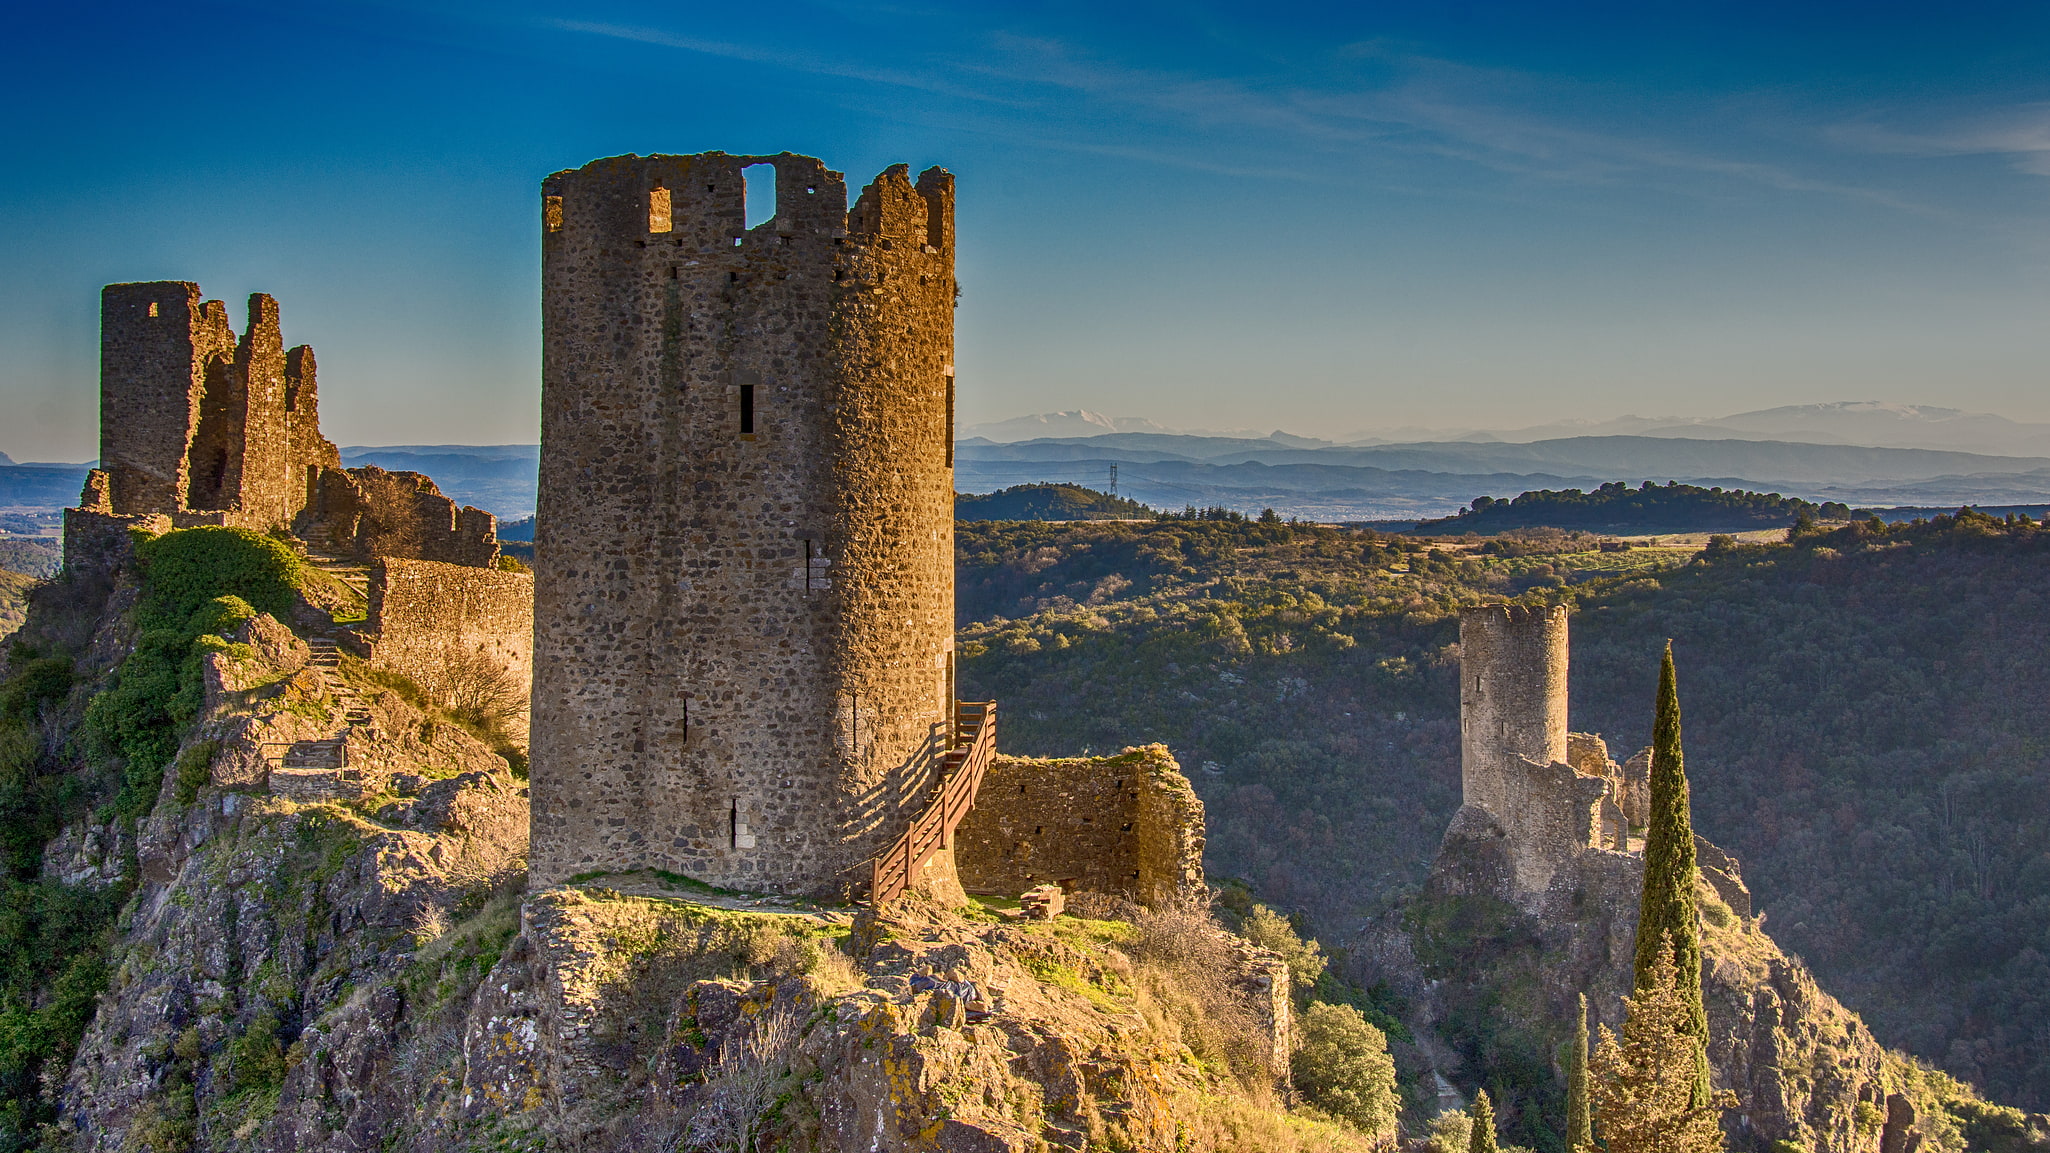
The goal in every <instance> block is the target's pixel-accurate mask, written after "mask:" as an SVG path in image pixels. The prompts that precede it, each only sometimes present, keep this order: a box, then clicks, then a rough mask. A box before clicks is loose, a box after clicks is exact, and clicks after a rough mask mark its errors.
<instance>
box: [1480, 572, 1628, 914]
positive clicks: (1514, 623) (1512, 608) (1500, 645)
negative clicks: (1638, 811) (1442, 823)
mask: <svg viewBox="0 0 2050 1153" xmlns="http://www.w3.org/2000/svg"><path fill="white" fill-rule="evenodd" d="M1459 651H1460V659H1459V732H1460V783H1461V788H1462V799H1463V801H1464V803H1463V804H1462V805H1461V807H1460V810H1459V813H1458V815H1457V816H1455V817H1454V818H1453V824H1452V830H1451V831H1450V832H1448V833H1447V834H1446V836H1447V839H1448V840H1450V839H1451V838H1453V837H1454V836H1463V837H1472V838H1476V839H1481V840H1486V839H1489V838H1495V839H1499V841H1500V844H1499V848H1498V853H1497V854H1495V855H1494V859H1495V860H1496V861H1497V864H1496V870H1497V875H1496V876H1495V877H1493V878H1491V881H1492V884H1491V885H1490V886H1489V887H1493V888H1496V889H1498V890H1499V894H1500V895H1502V896H1505V897H1510V898H1512V899H1515V900H1517V901H1518V902H1519V903H1526V904H1527V903H1531V902H1535V901H1537V900H1538V899H1540V898H1542V896H1543V895H1544V894H1545V893H1546V892H1547V891H1548V890H1549V889H1550V888H1551V887H1552V885H1553V882H1554V878H1555V876H1556V875H1557V874H1559V873H1560V872H1561V870H1563V869H1568V866H1570V865H1572V864H1573V863H1574V862H1575V861H1576V860H1577V859H1578V858H1580V857H1581V856H1582V854H1584V853H1587V852H1589V851H1590V850H1597V851H1598V850H1613V851H1618V852H1627V851H1628V849H1629V825H1628V823H1627V822H1626V821H1625V819H1624V816H1623V806H1622V805H1621V804H1620V803H1619V800H1618V798H1620V797H1622V796H1624V794H1625V780H1626V778H1625V776H1624V773H1623V771H1622V770H1621V769H1618V768H1616V766H1615V765H1614V763H1613V762H1611V761H1609V759H1608V750H1607V748H1606V746H1604V745H1602V742H1601V739H1600V738H1599V737H1592V736H1588V735H1586V734H1582V733H1568V732H1567V731H1566V725H1567V712H1566V670H1567V631H1566V609H1565V607H1564V606H1561V605H1554V606H1551V607H1530V606H1523V605H1503V604H1495V605H1483V606H1480V607H1478V608H1469V609H1467V610H1465V611H1464V612H1463V613H1461V614H1460V618H1459ZM1569 873H1570V870H1569Z"/></svg>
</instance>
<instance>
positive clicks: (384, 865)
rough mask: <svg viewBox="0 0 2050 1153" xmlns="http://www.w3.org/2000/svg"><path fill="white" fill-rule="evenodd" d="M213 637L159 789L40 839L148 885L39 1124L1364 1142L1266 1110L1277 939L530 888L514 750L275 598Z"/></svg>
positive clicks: (114, 1145)
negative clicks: (418, 702)
mask: <svg viewBox="0 0 2050 1153" xmlns="http://www.w3.org/2000/svg"><path fill="white" fill-rule="evenodd" d="M229 640H230V641H231V642H232V643H231V644H229V645H228V646H227V647H225V648H223V649H220V650H219V651H214V652H210V653H208V654H207V655H206V656H205V657H204V660H205V661H206V665H205V669H204V672H205V702H204V706H203V708H202V710H201V712H200V715H199V716H198V718H197V719H196V721H195V722H194V723H193V725H192V726H191V729H190V731H189V732H188V733H187V734H186V736H185V738H184V742H183V745H182V747H181V751H180V754H179V757H178V759H177V762H176V764H175V765H174V766H173V768H172V769H170V770H169V771H167V772H166V773H165V775H164V781H163V784H162V788H161V790H160V793H159V795H158V797H157V800H156V803H155V806H154V808H153V810H152V811H151V813H150V814H149V816H148V817H147V818H146V819H144V820H142V821H140V822H139V823H137V824H135V825H133V826H132V828H131V827H130V826H126V825H123V824H122V823H121V822H119V821H118V820H105V819H102V818H99V817H87V818H85V819H83V820H80V821H78V822H76V823H74V824H73V825H72V826H70V827H68V828H66V829H65V830H64V831H63V832H62V833H61V834H60V835H58V836H57V837H55V838H54V839H53V840H51V841H50V842H49V843H48V844H47V845H46V846H45V850H44V866H43V867H44V872H45V873H46V874H47V875H48V876H50V877H52V878H58V879H61V881H62V882H63V883H64V884H67V885H72V886H77V887H80V888H83V889H93V888H99V889H103V890H106V889H111V888H112V887H114V886H132V896H131V897H130V899H129V901H128V903H127V905H126V907H125V909H124V910H123V912H122V914H121V916H120V919H119V922H118V924H117V925H116V926H115V929H114V940H113V942H112V945H111V949H110V952H109V954H108V961H109V965H110V967H111V969H112V973H113V976H112V978H111V980H110V982H109V984H108V987H107V989H106V990H105V992H104V993H103V994H102V995H101V997H100V999H99V1003H98V1006H97V1010H96V1012H95V1013H94V1014H93V1016H92V1020H91V1022H90V1024H89V1025H88V1027H87V1029H86V1033H85V1036H84V1038H83V1040H82V1041H81V1043H80V1044H79V1046H78V1048H77V1053H76V1056H75V1058H74V1059H73V1060H72V1062H71V1065H70V1068H69V1070H68V1072H67V1073H66V1074H65V1075H64V1076H63V1078H62V1082H61V1085H60V1086H57V1087H56V1096H57V1104H58V1110H57V1120H56V1122H55V1124H54V1125H52V1126H50V1127H49V1128H48V1129H46V1130H45V1133H44V1144H45V1146H46V1147H49V1148H61V1147H70V1148H73V1149H77V1150H91V1151H94V1153H115V1151H117V1150H118V1151H123V1153H126V1151H132V1150H150V1151H153V1153H190V1151H196V1150H235V1149H244V1150H252V1151H253V1150H289V1151H300V1150H304V1151H312V1150H324V1151H335V1153H341V1151H345V1150H346V1151H357V1150H367V1149H380V1150H397V1149H411V1150H423V1151H424V1150H436V1151H440V1150H456V1149H470V1148H476V1149H484V1148H490V1149H542V1148H562V1147H571V1148H578V1149H594V1150H595V1149H620V1150H638V1149H648V1150H651V1151H652V1150H661V1151H663V1153H669V1151H671V1150H677V1149H728V1148H753V1147H756V1146H755V1145H751V1144H749V1142H751V1141H756V1140H757V1139H760V1141H761V1144H760V1145H759V1147H762V1148H767V1147H771V1145H770V1143H771V1142H773V1143H774V1144H773V1147H776V1148H788V1149H816V1150H845V1151H848V1153H854V1151H855V1150H862V1151H867V1153H877V1151H883V1150H907V1151H909V1150H960V1151H976V1153H981V1151H1015V1153H1024V1151H1026V1150H1052V1149H1083V1148H1098V1147H1113V1148H1119V1149H1128V1150H1133V1151H1140V1150H1158V1151H1160V1153H1168V1151H1170V1150H1173V1151H1180V1150H1206V1149H1219V1150H1224V1149H1245V1150H1252V1149H1261V1150H1270V1149H1271V1150H1291V1149H1329V1150H1347V1149H1361V1150H1364V1149H1366V1148H1367V1147H1368V1146H1369V1144H1370V1142H1369V1141H1368V1139H1367V1138H1366V1137H1364V1136H1362V1135H1360V1134H1357V1133H1354V1132H1352V1131H1350V1130H1346V1129H1343V1128H1340V1127H1337V1126H1333V1125H1329V1124H1326V1123H1323V1122H1320V1121H1316V1120H1312V1119H1309V1118H1305V1117H1301V1116H1296V1115H1293V1114H1290V1113H1289V1112H1287V1110H1286V1109H1285V1108H1284V1107H1283V1102H1282V1091H1281V1090H1278V1088H1277V1085H1276V1073H1277V1070H1285V1069H1286V1036H1287V1031H1288V1004H1289V1003H1288V980H1287V974H1286V969H1285V967H1284V966H1282V965H1281V964H1280V962H1279V960H1278V959H1277V958H1275V957H1274V956H1273V955H1272V954H1266V953H1262V952H1260V951H1258V950H1254V949H1250V948H1249V947H1245V946H1244V945H1243V944H1242V943H1240V944H1237V945H1234V944H1231V943H1230V940H1231V939H1229V938H1227V937H1225V936H1224V935H1223V934H1222V933H1221V931H1219V930H1218V929H1216V928H1215V926H1214V925H1212V924H1210V923H1209V922H1207V920H1205V919H1204V918H1201V917H1196V916H1192V915H1189V914H1168V915H1163V917H1164V919H1163V917H1155V916H1153V915H1152V914H1147V913H1144V912H1143V911H1141V910H1138V909H1136V908H1135V907H1132V906H1120V907H1121V909H1122V913H1121V915H1122V916H1123V917H1124V918H1125V919H1123V920H1118V919H1107V920H1090V919H1085V918H1077V917H1060V918H1057V919H1055V920H1052V921H1034V920H1028V919H1025V918H1022V917H1020V916H1017V915H1015V914H1006V913H1002V912H996V911H991V910H989V909H986V908H984V907H982V906H980V905H970V906H967V907H965V908H963V907H956V906H951V905H943V904H941V903H939V902H936V901H933V900H930V899H927V898H925V897H922V896H919V895H918V894H916V893H914V894H913V896H912V897H910V898H907V899H906V900H905V901H904V902H902V903H900V904H899V905H896V906H893V907H892V909H891V910H890V911H889V912H888V914H887V915H884V916H877V915H875V914H873V913H869V912H861V911H857V910H852V909H845V908H821V907H816V906H810V905H804V904H800V903H794V902H787V901H780V900H776V899H770V898H759V897H750V896H746V895H741V894H732V893H725V892H719V891H712V890H708V889H706V888H705V887H703V886H701V885H697V884H695V883H693V882H686V881H683V880H682V879H680V878H676V877H673V876H670V875H666V874H650V873H641V874H631V875H621V876H605V877H600V878H591V879H590V881H591V883H590V884H585V885H580V886H571V887H565V888H557V889H551V890H548V891H544V892H537V893H527V892H526V891H525V874H524V856H525V850H526V830H527V798H526V792H525V787H524V784H523V782H521V781H519V780H517V779H515V778H514V777H513V776H512V774H511V773H510V771H509V769H508V767H507V765H506V763H505V762H504V761H503V760H501V759H500V758H499V757H497V756H496V755H494V754H493V753H492V752H491V751H490V750H489V749H488V748H487V747H486V746H484V745H483V744H482V743H480V742H479V741H477V740H476V739H475V738H473V737H471V736H470V735H469V734H467V733H466V732H464V731H463V730H462V729H460V728H459V727H456V726H453V725H451V724H448V723H447V722H446V721H445V720H439V721H438V720H437V719H436V718H435V717H434V716H432V715H430V714H428V713H424V712H422V711H421V710H420V709H418V708H415V707H414V706H412V705H410V704H408V703H407V701H406V699H405V695H404V694H403V693H402V692H400V691H399V690H398V689H397V688H395V687H394V686H392V685H391V684H389V683H382V682H380V681H379V680H378V679H377V678H376V677H375V676H374V675H372V674H369V673H367V672H365V671H363V670H361V669H360V668H357V667H354V666H352V665H350V664H349V662H347V661H341V662H338V663H332V665H331V667H329V666H323V665H322V664H321V663H320V662H319V661H318V659H317V657H318V652H319V648H320V646H319V644H318V643H317V641H316V643H315V644H314V645H313V646H310V647H309V645H308V644H307V643H306V641H305V640H304V639H303V638H302V637H300V636H299V635H296V634H295V633H293V631H292V630H291V629H289V628H286V627H285V626H283V625H280V624H279V623H277V622H276V621H274V620H272V619H270V618H268V617H263V616H259V617H257V618H255V619H253V620H251V621H249V622H248V623H247V624H246V625H244V626H243V628H242V630H241V631H240V632H239V633H238V634H237V635H236V636H234V637H232V638H229ZM106 643H107V647H108V648H109V659H110V660H111V659H113V657H114V656H116V655H118V653H117V650H118V648H119V642H118V638H114V639H108V640H107V642H106ZM323 758H332V763H329V762H328V761H323ZM295 759H296V762H297V763H295ZM305 762H312V763H310V764H308V763H305ZM1099 903H1100V904H1104V908H1103V910H1100V911H1105V912H1116V911H1117V910H1115V909H1112V908H1111V906H1110V904H1109V903H1104V902H1099ZM1149 917H1152V919H1151V920H1149ZM1177 918H1179V919H1177ZM1163 939H1171V942H1170V943H1171V944H1172V945H1173V947H1172V948H1169V947H1165V946H1162V945H1160V943H1159V942H1160V941H1161V940H1163ZM1149 942H1151V944H1150V945H1149ZM1149 948H1151V949H1152V952H1149V951H1148V949H1149ZM1190 958H1208V960H1205V961H1201V962H1200V963H1196V962H1191V961H1190ZM1196 969H1200V970H1202V972H1201V973H1199V974H1195V975H1194V976H1192V970H1196ZM1198 977H1200V979H1197V978H1198ZM1205 991H1209V992H1210V993H1216V994H1217V995H1216V996H1214V997H1211V998H1210V999H1208V1000H1205V999H1203V998H1204V996H1205V995H1207V994H1205ZM1220 1022H1224V1023H1225V1024H1224V1025H1220ZM1227 1026H1228V1027H1227Z"/></svg>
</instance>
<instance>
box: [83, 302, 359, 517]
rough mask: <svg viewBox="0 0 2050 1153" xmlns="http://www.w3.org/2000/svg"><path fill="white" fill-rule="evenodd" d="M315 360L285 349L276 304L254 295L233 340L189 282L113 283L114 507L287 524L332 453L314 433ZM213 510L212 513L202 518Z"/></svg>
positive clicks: (332, 463) (216, 307)
mask: <svg viewBox="0 0 2050 1153" xmlns="http://www.w3.org/2000/svg"><path fill="white" fill-rule="evenodd" d="M312 365H313V358H312V352H311V350H310V349H308V348H305V347H304V346H301V347H299V348H295V349H292V350H290V351H289V352H288V351H287V350H286V349H285V344H284V338H283V334H282V330H281V329H280V327H279V321H278V305H277V301H275V300H272V299H271V298H270V297H268V296H266V295H264V294H262V293H255V294H253V295H251V296H250V298H249V314H248V323H247V326H246V327H245V329H244V331H243V334H242V336H241V338H240V339H239V340H238V339H237V338H236V336H235V332H234V330H233V329H232V328H230V327H229V324H228V314H227V309H226V307H225V306H223V305H222V304H221V302H220V301H217V300H208V301H202V300H201V297H200V291H199V286H198V285H197V284H193V283H190V282H189V281H155V282H149V283H141V284H110V285H108V286H107V287H106V288H105V289H104V290H103V291H102V293H101V302H100V411H101V412H102V413H103V414H108V415H112V416H115V417H116V419H111V420H102V421H101V423H100V467H101V468H102V469H104V470H105V471H106V472H107V473H108V474H109V477H110V479H111V486H110V487H111V491H110V499H111V503H112V506H113V507H112V511H114V512H115V513H118V514H122V515H136V514H143V513H165V514H169V515H171V516H173V517H174V518H177V519H179V520H180V521H183V520H185V519H186V518H185V517H184V516H183V515H182V514H201V515H198V516H195V517H192V518H190V519H191V522H192V523H219V524H236V525H241V526H243V527H247V528H257V529H266V528H270V527H272V526H275V525H284V524H289V523H290V522H291V520H292V518H293V517H294V516H295V515H296V514H297V513H298V511H299V510H300V509H301V508H303V507H304V506H305V504H306V500H307V495H308V487H309V484H310V483H311V478H312V477H313V476H314V475H315V473H316V471H317V470H319V469H322V468H335V467H338V466H339V464H340V458H339V456H338V455H337V453H336V450H335V447H334V445H333V444H331V443H329V442H328V441H327V440H326V439H324V438H322V437H321V436H320V433H319V429H320V417H319V412H318V410H317V407H316V404H317V394H316V390H315V389H314V388H313V387H312ZM206 514H212V515H206Z"/></svg>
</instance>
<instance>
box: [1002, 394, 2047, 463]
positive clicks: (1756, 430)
mask: <svg viewBox="0 0 2050 1153" xmlns="http://www.w3.org/2000/svg"><path fill="white" fill-rule="evenodd" d="M1114 432H1159V433H1172V434H1176V435H1182V436H1203V437H1216V436H1222V437H1228V438H1233V439H1242V440H1243V439H1267V440H1275V441H1279V442H1282V443H1288V444H1295V445H1298V446H1300V447H1316V446H1323V445H1338V446H1355V447H1357V446H1367V445H1383V444H1418V443H1433V442H1445V441H1482V442H1492V441H1502V442H1507V443H1511V444H1528V443H1531V442H1533V441H1541V440H1561V439H1572V438H1578V437H1593V436H1653V437H1665V438H1680V439H1687V440H1777V441H1788V442H1793V443H1800V444H1837V445H1860V446H1865V447H1871V448H1928V449H1940V450H1946V451H1951V452H1971V453H1988V454H1992V455H1995V456H2046V457H2050V424H2032V423H2027V422H2023V421H2016V420H2009V419H2008V418H2006V417H2004V416H1995V415H1993V414H1992V413H1984V412H1965V411H1963V410H1961V409H1955V408H1938V407H1935V406H1932V405H1926V404H1893V403H1888V402H1885V401H1876V400H1841V401H1835V402H1832V403H1829V404H1794V405H1786V406H1784V407H1781V408H1767V409H1760V410H1758V411H1756V412H1740V413H1737V414H1735V415H1732V416H1721V417H1677V416H1619V417H1614V418H1612V419H1609V420H1599V421H1592V420H1577V421H1576V420H1569V421H1556V422H1554V423H1551V424H1542V425H1532V426H1529V427H1526V428H1513V429H1501V428H1494V429H1490V428H1459V427H1452V428H1426V427H1416V426H1411V427H1404V428H1391V429H1380V430H1375V431H1372V432H1359V433H1355V434H1352V435H1349V436H1342V437H1339V438H1337V439H1335V440H1324V439H1317V438H1313V437H1300V436H1294V435H1291V434H1289V433H1285V432H1279V431H1276V432H1272V433H1268V434H1265V435H1264V436H1263V434H1261V433H1259V432H1257V431H1253V430H1246V429H1240V430H1236V431H1231V432H1222V433H1219V432H1209V431H1203V430H1197V429H1185V428H1174V427H1172V426H1169V425H1164V424H1161V423H1159V422H1157V421H1153V420H1148V419H1146V418H1144V417H1110V416H1104V415H1103V414H1101V413H1095V412H1090V411H1088V410H1086V409H1077V410H1075V411H1071V412H1048V413H1040V414H1037V415H1035V416H1020V417H1014V418H1012V419H1010V420H1000V421H994V422H991V423H987V424H978V425H972V426H970V427H968V428H965V429H962V430H961V436H962V438H963V439H975V438H978V437H980V438H981V439H984V440H989V441H995V442H997V443H999V444H1003V443H1010V442H1013V441H1021V440H1040V439H1046V438H1049V437H1053V438H1074V437H1095V436H1102V435H1104V434H1106V433H1114Z"/></svg>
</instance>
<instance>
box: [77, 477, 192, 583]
mask: <svg viewBox="0 0 2050 1153" xmlns="http://www.w3.org/2000/svg"><path fill="white" fill-rule="evenodd" d="M86 491H87V492H88V494H90V493H91V491H92V490H91V486H90V484H88V486H87V490H86ZM170 528H171V518H170V517H168V516H164V515H162V514H161V513H142V514H139V515H136V516H120V515H116V514H114V513H109V512H98V511H95V510H93V509H89V508H67V509H65V510H64V568H65V571H66V572H68V573H70V574H71V575H73V576H82V575H87V574H101V575H104V574H107V573H111V572H113V571H114V570H115V569H118V568H120V567H121V566H123V565H125V564H127V563H128V562H129V561H131V560H133V559H135V537H134V534H135V532H136V531H137V530H140V531H142V532H146V533H149V534H151V535H155V534H158V533H162V532H167V531H169V529H170Z"/></svg>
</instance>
